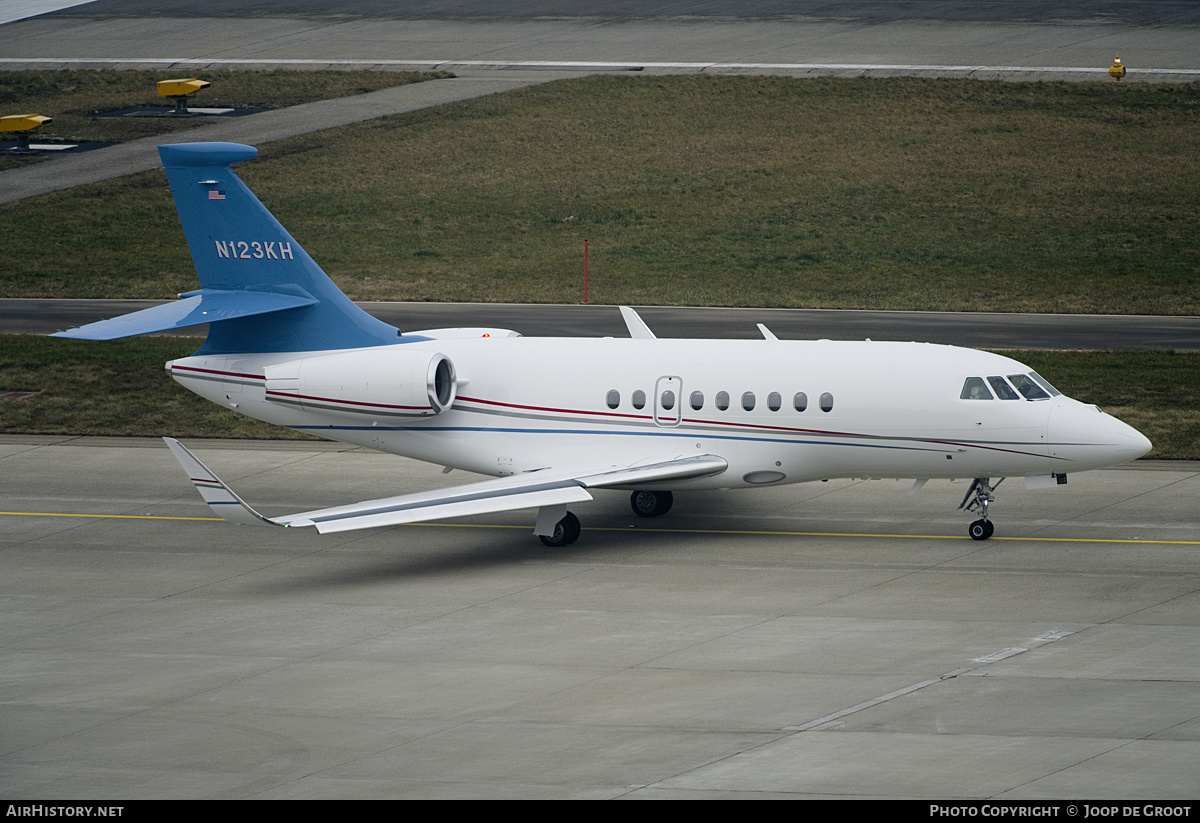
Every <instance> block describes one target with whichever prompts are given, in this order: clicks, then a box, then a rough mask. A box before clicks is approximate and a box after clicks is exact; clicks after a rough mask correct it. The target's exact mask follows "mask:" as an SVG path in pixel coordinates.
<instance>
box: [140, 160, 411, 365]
mask: <svg viewBox="0 0 1200 823" xmlns="http://www.w3.org/2000/svg"><path fill="white" fill-rule="evenodd" d="M158 153H159V155H160V156H161V157H162V162H163V167H164V168H165V169H166V172H167V179H168V180H169V181H170V183H171V194H172V195H174V197H175V207H176V208H177V209H178V210H179V220H180V222H182V223H183V232H184V234H185V235H186V236H187V242H188V248H189V249H190V250H191V252H192V260H193V261H194V262H195V265H196V274H198V275H199V277H200V285H201V286H202V291H209V290H214V291H221V292H226V293H228V292H231V291H232V292H250V293H257V292H268V293H274V294H286V295H292V296H295V297H302V298H304V297H307V298H315V299H316V301H317V302H316V304H315V305H311V306H307V307H303V308H296V309H291V310H287V311H280V312H274V313H270V314H260V315H255V316H250V317H237V318H233V319H230V320H225V321H223V322H220V323H217V324H213V325H212V326H210V330H209V335H208V340H207V341H205V344H204V348H202V349H201V352H212V353H220V352H251V351H316V350H319V349H349V348H359V347H363V346H379V345H387V344H392V343H396V342H398V340H397V337H398V335H399V331H398V330H397V329H396V328H394V327H392V326H389V325H388V324H386V323H384V322H382V321H380V320H377V319H375V318H374V317H372V316H371V315H369V314H367V313H366V312H365V311H363V310H362V309H360V308H359V307H358V306H356V305H354V303H353V301H351V300H350V298H348V297H346V295H344V294H342V292H341V290H340V289H338V287H337V286H335V285H334V284H333V281H332V280H330V279H329V277H328V276H327V275H326V274H325V272H323V271H321V267H320V266H318V265H317V264H316V262H315V261H314V260H313V259H312V258H311V257H309V256H308V253H307V252H305V251H304V249H302V248H301V247H300V244H299V243H297V242H296V240H295V239H294V238H293V237H292V236H291V235H290V234H288V232H287V230H286V229H284V227H283V226H282V225H280V223H279V221H278V220H276V219H275V217H274V216H273V215H272V214H271V213H270V212H269V211H267V208H266V207H265V206H264V205H263V204H262V203H261V202H259V200H258V198H257V197H255V196H254V193H253V192H251V191H250V189H248V188H247V187H246V184H245V183H243V182H242V181H241V180H239V179H238V177H237V175H236V174H234V172H233V170H232V169H231V168H230V165H231V164H233V163H237V162H240V161H242V160H249V159H250V158H252V157H254V156H255V155H256V154H258V150H257V149H255V148H253V147H251V146H243V145H239V144H237V143H183V144H178V145H173V146H159V148H158Z"/></svg>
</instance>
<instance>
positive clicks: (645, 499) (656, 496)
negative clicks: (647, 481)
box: [629, 491, 675, 517]
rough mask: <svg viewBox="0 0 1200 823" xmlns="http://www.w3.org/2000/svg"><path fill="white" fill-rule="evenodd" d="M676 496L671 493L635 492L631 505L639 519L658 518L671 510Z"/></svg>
mask: <svg viewBox="0 0 1200 823" xmlns="http://www.w3.org/2000/svg"><path fill="white" fill-rule="evenodd" d="M674 502H675V496H674V495H673V494H671V493H670V492H646V491H640V492H634V493H633V494H632V495H630V497H629V505H630V506H632V507H633V513H634V514H636V515H637V516H638V517H658V516H660V515H664V514H666V513H667V512H669V511H670V510H671V504H672V503H674Z"/></svg>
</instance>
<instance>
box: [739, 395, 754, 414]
mask: <svg viewBox="0 0 1200 823" xmlns="http://www.w3.org/2000/svg"><path fill="white" fill-rule="evenodd" d="M742 408H743V409H745V410H746V411H754V392H752V391H748V392H746V393H745V394H743V395H742Z"/></svg>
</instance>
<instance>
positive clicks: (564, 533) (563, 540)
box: [538, 512, 582, 549]
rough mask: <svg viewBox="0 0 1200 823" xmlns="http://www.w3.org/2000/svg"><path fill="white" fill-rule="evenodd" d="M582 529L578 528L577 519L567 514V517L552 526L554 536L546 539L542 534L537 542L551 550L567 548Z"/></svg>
mask: <svg viewBox="0 0 1200 823" xmlns="http://www.w3.org/2000/svg"><path fill="white" fill-rule="evenodd" d="M580 531H582V529H581V528H580V526H579V518H578V517H576V516H575V515H573V514H571V513H570V512H567V516H566V517H564V518H563V519H562V520H559V521H558V522H557V523H555V524H554V534H552V535H550V536H549V537H547V536H546V535H544V534H539V535H538V540H541V541H542V543H543V545H546V546H549V547H550V548H552V549H557V548H561V547H563V546H569V545H571V544H572V543H574V542H575V541H576V540H578V539H579V532H580Z"/></svg>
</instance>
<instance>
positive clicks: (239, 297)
mask: <svg viewBox="0 0 1200 823" xmlns="http://www.w3.org/2000/svg"><path fill="white" fill-rule="evenodd" d="M316 302H317V301H316V300H315V299H313V298H311V297H299V296H297V295H293V294H278V293H274V292H251V291H224V290H220V289H201V290H199V291H194V292H189V293H188V294H186V295H183V299H182V300H177V301H175V302H174V303H165V304H163V305H161V306H154V307H153V308H149V309H143V310H142V311H135V312H133V313H132V314H126V315H124V316H122V317H114V318H112V319H110V320H101V321H99V322H97V323H89V324H88V325H86V326H80V327H79V328H77V329H69V330H68V331H60V332H57V333H55V334H52V335H50V336H51V337H68V338H73V339H75V340H116V339H118V338H121V337H133V336H134V335H138V334H151V333H153V332H160V331H169V330H171V329H183V328H187V327H188V326H199V325H201V324H203V323H219V322H220V321H222V320H232V319H234V318H238V317H252V316H253V315H256V314H269V313H270V312H277V311H286V310H288V309H299V308H303V307H304V306H312V305H314V304H316Z"/></svg>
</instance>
